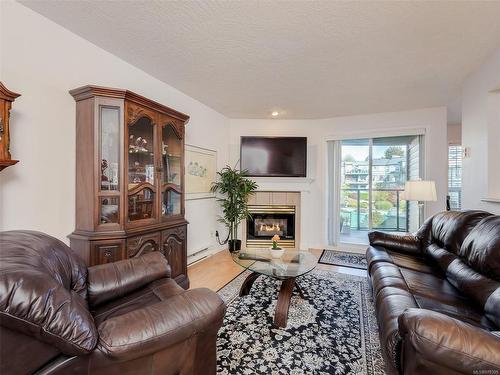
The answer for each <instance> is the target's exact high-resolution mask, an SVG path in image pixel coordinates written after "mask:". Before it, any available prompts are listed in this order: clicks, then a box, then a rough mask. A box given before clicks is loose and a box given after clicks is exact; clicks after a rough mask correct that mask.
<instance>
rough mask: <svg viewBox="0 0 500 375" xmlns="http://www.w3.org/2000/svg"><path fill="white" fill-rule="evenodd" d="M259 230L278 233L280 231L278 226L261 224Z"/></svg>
mask: <svg viewBox="0 0 500 375" xmlns="http://www.w3.org/2000/svg"><path fill="white" fill-rule="evenodd" d="M259 230H260V231H261V232H276V231H280V230H281V229H280V226H279V225H278V224H273V225H267V224H261V225H260V228H259Z"/></svg>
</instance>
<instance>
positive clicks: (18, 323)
mask: <svg viewBox="0 0 500 375" xmlns="http://www.w3.org/2000/svg"><path fill="white" fill-rule="evenodd" d="M86 281H87V268H86V267H85V265H84V264H83V262H82V261H81V260H80V259H79V258H78V257H77V256H76V255H75V254H73V252H72V251H71V249H70V248H69V247H67V246H66V245H65V244H64V243H62V242H61V241H59V240H57V239H55V238H53V237H50V236H48V235H45V234H43V233H39V232H30V231H11V232H3V233H0V325H2V326H4V327H7V328H9V329H11V330H14V331H18V332H21V333H23V334H25V335H29V336H33V337H35V338H36V339H38V340H40V341H43V342H45V343H48V344H50V345H53V346H55V347H57V348H58V349H59V350H60V351H61V352H63V353H65V354H68V355H78V354H86V353H89V352H90V351H92V350H93V349H94V347H95V346H96V344H97V339H98V335H97V330H96V327H95V325H94V321H93V318H92V315H91V314H90V312H89V310H88V307H87V301H86V298H85V296H86V290H87V288H86Z"/></svg>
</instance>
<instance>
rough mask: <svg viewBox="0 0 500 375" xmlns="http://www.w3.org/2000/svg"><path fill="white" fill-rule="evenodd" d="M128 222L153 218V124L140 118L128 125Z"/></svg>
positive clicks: (146, 118) (148, 119)
mask: <svg viewBox="0 0 500 375" xmlns="http://www.w3.org/2000/svg"><path fill="white" fill-rule="evenodd" d="M127 150H128V153H127V155H128V221H129V222H133V221H137V220H144V219H153V218H155V194H156V188H155V158H154V124H153V121H152V120H151V119H150V118H149V117H140V118H139V119H138V120H137V121H135V122H134V123H132V124H130V125H129V128H128V142H127Z"/></svg>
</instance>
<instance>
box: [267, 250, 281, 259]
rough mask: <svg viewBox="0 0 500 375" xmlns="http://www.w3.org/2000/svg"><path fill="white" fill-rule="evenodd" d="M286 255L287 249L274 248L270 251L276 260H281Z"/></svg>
mask: <svg viewBox="0 0 500 375" xmlns="http://www.w3.org/2000/svg"><path fill="white" fill-rule="evenodd" d="M284 253H285V249H273V248H270V249H269V254H271V256H272V257H273V258H274V259H278V258H281V257H282V256H283V254H284Z"/></svg>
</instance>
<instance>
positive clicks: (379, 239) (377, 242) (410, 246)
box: [368, 231, 422, 255]
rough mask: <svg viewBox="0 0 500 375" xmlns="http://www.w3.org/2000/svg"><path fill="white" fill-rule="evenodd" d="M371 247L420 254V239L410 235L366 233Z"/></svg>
mask: <svg viewBox="0 0 500 375" xmlns="http://www.w3.org/2000/svg"><path fill="white" fill-rule="evenodd" d="M368 239H369V241H370V245H371V246H383V247H385V248H386V249H389V250H392V251H396V252H399V253H407V254H413V255H421V254H422V245H421V241H420V238H419V237H417V236H415V235H414V234H411V233H405V234H393V233H385V232H379V231H373V232H370V233H368Z"/></svg>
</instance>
